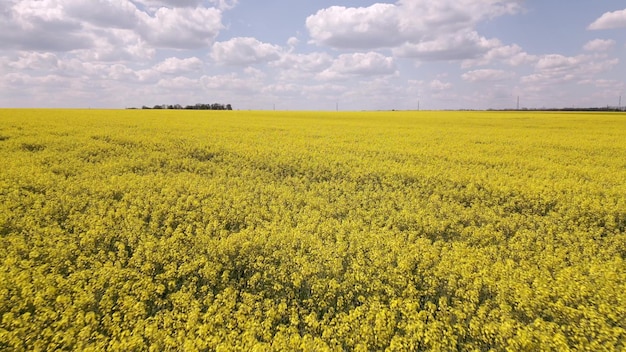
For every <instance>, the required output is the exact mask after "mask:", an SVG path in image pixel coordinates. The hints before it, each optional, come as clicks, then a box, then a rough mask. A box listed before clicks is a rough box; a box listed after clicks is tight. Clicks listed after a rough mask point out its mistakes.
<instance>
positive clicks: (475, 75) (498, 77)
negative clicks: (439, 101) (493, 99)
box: [461, 69, 515, 82]
mask: <svg viewBox="0 0 626 352" xmlns="http://www.w3.org/2000/svg"><path fill="white" fill-rule="evenodd" d="M514 76H515V74H514V73H513V72H509V71H504V70H495V69H482V70H473V71H469V72H466V73H464V74H463V75H461V78H463V80H465V81H468V82H495V81H502V80H506V79H510V78H513V77H514Z"/></svg>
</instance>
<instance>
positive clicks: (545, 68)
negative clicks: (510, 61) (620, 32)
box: [521, 54, 619, 89]
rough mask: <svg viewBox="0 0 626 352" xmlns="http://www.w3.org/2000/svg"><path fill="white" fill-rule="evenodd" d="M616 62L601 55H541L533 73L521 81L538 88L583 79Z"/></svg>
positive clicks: (604, 70) (610, 66) (612, 65)
mask: <svg viewBox="0 0 626 352" xmlns="http://www.w3.org/2000/svg"><path fill="white" fill-rule="evenodd" d="M618 63H619V59H615V58H614V59H607V58H606V57H604V56H601V55H578V56H564V55H560V54H550V55H543V56H541V57H540V58H539V60H538V61H537V63H536V64H535V73H533V74H530V75H526V76H523V77H521V82H522V83H525V84H529V85H537V89H540V88H539V86H549V85H555V84H563V83H567V82H573V81H584V80H587V79H592V78H593V77H595V76H596V75H598V74H600V73H603V72H607V71H609V70H611V69H612V68H613V67H615V66H616V65H617V64H618Z"/></svg>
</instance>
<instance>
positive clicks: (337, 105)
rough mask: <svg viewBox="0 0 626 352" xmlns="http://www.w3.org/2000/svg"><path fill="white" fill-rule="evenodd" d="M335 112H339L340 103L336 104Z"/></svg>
mask: <svg viewBox="0 0 626 352" xmlns="http://www.w3.org/2000/svg"><path fill="white" fill-rule="evenodd" d="M335 111H339V102H336V103H335Z"/></svg>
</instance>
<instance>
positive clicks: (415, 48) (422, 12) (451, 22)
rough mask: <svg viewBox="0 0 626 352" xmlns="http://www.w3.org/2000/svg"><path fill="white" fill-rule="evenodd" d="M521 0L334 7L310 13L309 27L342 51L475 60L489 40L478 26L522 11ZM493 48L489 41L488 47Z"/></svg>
mask: <svg viewBox="0 0 626 352" xmlns="http://www.w3.org/2000/svg"><path fill="white" fill-rule="evenodd" d="M521 3H522V1H521V0H484V1H480V2H478V1H475V0H442V1H437V2H434V1H427V0H402V1H399V2H398V3H397V4H386V3H376V4H374V5H371V6H369V7H358V8H357V7H351V8H350V7H343V6H332V7H329V8H326V9H322V10H319V11H318V12H317V13H315V14H314V15H311V16H309V17H308V18H307V20H306V26H307V29H308V31H309V34H310V35H311V38H312V42H314V43H316V44H318V45H325V46H330V47H333V48H340V49H378V48H385V47H392V48H396V51H395V52H396V53H397V54H399V55H400V56H407V57H425V58H426V59H432V60H439V59H443V60H449V59H450V58H452V59H455V60H456V59H469V58H472V57H474V56H475V55H476V54H477V52H476V48H477V47H480V48H481V50H480V51H485V50H482V49H485V48H482V46H483V45H484V43H482V42H484V41H488V40H487V39H485V38H482V37H480V36H478V34H476V32H475V29H474V27H475V25H476V24H477V23H478V22H480V21H482V20H485V19H488V18H494V17H497V16H501V15H504V14H513V13H516V12H518V11H520V10H521ZM450 40H452V42H450ZM457 46H458V47H457ZM468 46H469V47H468ZM491 47H492V45H491V44H488V45H487V47H486V49H487V50H488V49H489V48H491ZM466 55H468V56H466Z"/></svg>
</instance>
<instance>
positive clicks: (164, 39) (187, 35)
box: [141, 7, 223, 49]
mask: <svg viewBox="0 0 626 352" xmlns="http://www.w3.org/2000/svg"><path fill="white" fill-rule="evenodd" d="M222 28H223V25H222V12H221V11H220V10H218V9H216V8H202V7H198V8H188V7H182V8H166V7H162V8H160V9H158V10H157V11H156V12H155V14H154V16H148V15H144V24H143V26H142V29H141V34H142V36H143V37H144V38H145V39H146V40H147V41H148V42H149V43H151V44H152V45H154V46H156V47H161V48H174V49H200V48H206V47H208V46H210V45H211V44H212V43H213V41H214V40H215V37H217V35H218V33H219V32H220V30H221V29H222Z"/></svg>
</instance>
